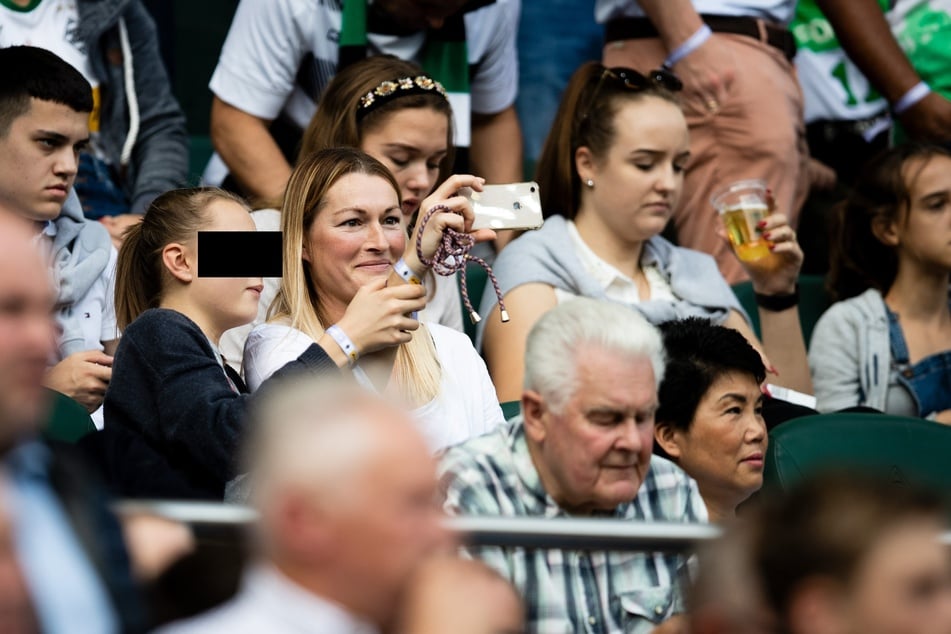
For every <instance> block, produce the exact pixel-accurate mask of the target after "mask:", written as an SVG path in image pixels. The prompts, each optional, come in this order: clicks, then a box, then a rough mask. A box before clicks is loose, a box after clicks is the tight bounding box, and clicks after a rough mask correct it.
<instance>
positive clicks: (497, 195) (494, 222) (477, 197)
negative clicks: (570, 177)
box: [459, 182, 544, 229]
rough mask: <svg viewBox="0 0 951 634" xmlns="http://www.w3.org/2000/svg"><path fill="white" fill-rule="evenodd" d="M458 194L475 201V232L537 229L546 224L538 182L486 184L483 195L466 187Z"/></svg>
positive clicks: (473, 206)
mask: <svg viewBox="0 0 951 634" xmlns="http://www.w3.org/2000/svg"><path fill="white" fill-rule="evenodd" d="M459 193H460V195H462V196H465V197H467V198H468V199H469V200H470V201H471V202H472V211H473V213H474V214H475V222H474V223H473V224H472V228H473V229H538V228H539V227H541V226H542V223H543V222H544V220H543V218H542V204H541V199H540V198H539V196H538V183H535V182H528V183H508V184H505V185H484V186H483V187H482V191H481V192H477V191H473V190H471V189H470V188H468V187H466V188H463V189H462V190H460V192H459Z"/></svg>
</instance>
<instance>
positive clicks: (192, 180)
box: [188, 135, 215, 185]
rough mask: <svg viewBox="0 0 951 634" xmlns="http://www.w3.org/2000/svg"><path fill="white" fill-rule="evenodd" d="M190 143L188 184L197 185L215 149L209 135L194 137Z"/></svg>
mask: <svg viewBox="0 0 951 634" xmlns="http://www.w3.org/2000/svg"><path fill="white" fill-rule="evenodd" d="M188 141H189V142H188V182H189V184H191V185H197V184H198V183H199V181H201V175H202V173H203V172H204V171H205V165H207V164H208V159H210V158H211V155H212V153H213V152H214V151H215V148H214V146H213V145H212V144H211V137H210V136H207V135H192V136H191V137H190V138H189V140H188Z"/></svg>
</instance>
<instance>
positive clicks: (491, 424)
mask: <svg viewBox="0 0 951 634" xmlns="http://www.w3.org/2000/svg"><path fill="white" fill-rule="evenodd" d="M426 329H427V330H428V331H429V334H430V335H431V336H432V338H433V343H434V344H435V346H436V356H437V358H438V360H439V365H440V366H441V369H442V378H441V379H440V386H439V395H438V396H437V397H436V398H435V399H433V400H432V401H430V402H429V403H427V404H426V405H423V406H422V407H420V408H418V409H416V410H414V411H413V412H412V416H413V419H414V420H415V421H416V423H417V425H418V427H419V430H420V432H421V433H422V434H423V437H424V438H425V439H426V442H427V443H428V445H429V447H430V449H432V451H433V452H436V451H439V450H440V449H443V448H445V447H449V446H451V445H455V444H458V443H461V442H463V441H465V440H468V439H469V438H474V437H475V436H480V435H482V434H484V433H487V432H489V431H491V430H492V429H494V428H495V427H496V426H497V425H499V424H501V423H502V422H504V420H505V418H504V416H503V415H502V409H501V408H500V407H499V401H498V396H497V395H496V393H495V386H494V385H492V380H491V379H490V378H489V372H488V370H486V367H485V362H484V361H482V357H480V356H479V355H478V354H477V353H476V351H475V348H473V347H472V342H470V341H469V338H468V337H466V336H465V335H464V334H462V333H460V332H456V331H455V330H452V329H451V328H446V327H444V326H440V325H439V324H428V325H427V326H426ZM424 332H425V331H424V330H423V329H420V330H417V331H416V332H415V333H414V336H416V337H419V336H423V333H424ZM312 343H314V340H313V339H311V338H310V337H308V336H307V335H305V334H304V333H303V332H301V331H299V330H297V329H294V328H291V327H289V326H285V325H282V324H261V325H260V326H258V327H256V328H255V329H254V330H252V331H251V334H250V335H249V336H248V342H247V344H246V345H245V349H244V373H245V378H246V380H247V383H248V387H249V388H250V389H251V390H252V391H254V390H256V389H257V388H258V386H260V385H261V383H262V382H263V381H264V380H265V379H267V378H268V377H269V376H271V375H272V374H274V373H275V372H276V371H277V370H280V369H281V368H282V367H284V365H286V364H287V363H288V362H289V361H293V360H294V359H296V358H297V357H299V356H300V355H301V354H302V353H303V352H304V351H305V350H306V349H307V348H308V346H310V345H311V344H312Z"/></svg>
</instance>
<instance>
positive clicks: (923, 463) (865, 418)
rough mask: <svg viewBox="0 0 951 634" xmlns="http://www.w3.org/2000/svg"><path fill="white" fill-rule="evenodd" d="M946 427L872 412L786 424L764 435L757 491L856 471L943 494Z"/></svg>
mask: <svg viewBox="0 0 951 634" xmlns="http://www.w3.org/2000/svg"><path fill="white" fill-rule="evenodd" d="M949 455H951V427H948V426H946V425H941V424H939V423H935V422H932V421H928V420H923V419H920V418H904V417H900V416H888V415H885V414H874V413H868V414H865V413H861V414H860V413H840V414H819V415H816V416H806V417H803V418H796V419H793V420H790V421H787V422H785V423H783V424H781V425H779V426H777V427H775V428H774V429H773V430H772V431H771V432H770V435H769V449H768V450H767V453H766V469H765V472H764V476H763V480H764V481H763V488H764V490H769V489H773V490H775V489H780V490H787V489H789V487H791V486H792V485H794V484H795V483H796V482H798V481H799V480H801V479H802V478H803V477H805V476H808V475H810V474H812V473H815V472H817V471H822V470H827V469H832V468H837V467H840V468H858V469H862V470H866V471H871V472H872V473H874V474H876V475H879V476H882V477H886V478H888V479H890V481H891V482H893V483H906V482H914V483H918V484H920V485H924V486H932V487H935V488H939V489H940V490H948V488H949V487H948V485H949V484H951V460H948V456H949Z"/></svg>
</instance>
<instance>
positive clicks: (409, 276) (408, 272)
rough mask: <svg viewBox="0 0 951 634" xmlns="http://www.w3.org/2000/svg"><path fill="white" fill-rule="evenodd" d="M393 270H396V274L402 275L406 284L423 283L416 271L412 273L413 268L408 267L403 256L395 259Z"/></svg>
mask: <svg viewBox="0 0 951 634" xmlns="http://www.w3.org/2000/svg"><path fill="white" fill-rule="evenodd" d="M393 270H394V271H396V274H397V275H399V276H400V277H402V278H403V279H404V280H405V281H406V283H407V284H419V285H420V286H422V285H423V280H422V279H420V277H419V276H418V275H416V273H413V269H411V268H409V265H408V264H407V263H406V260H404V259H403V258H400V259H399V260H397V261H396V264H394V265H393Z"/></svg>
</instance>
